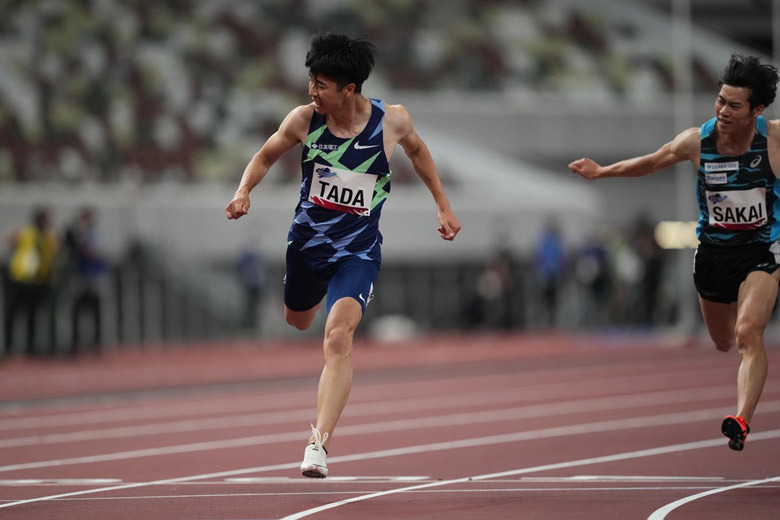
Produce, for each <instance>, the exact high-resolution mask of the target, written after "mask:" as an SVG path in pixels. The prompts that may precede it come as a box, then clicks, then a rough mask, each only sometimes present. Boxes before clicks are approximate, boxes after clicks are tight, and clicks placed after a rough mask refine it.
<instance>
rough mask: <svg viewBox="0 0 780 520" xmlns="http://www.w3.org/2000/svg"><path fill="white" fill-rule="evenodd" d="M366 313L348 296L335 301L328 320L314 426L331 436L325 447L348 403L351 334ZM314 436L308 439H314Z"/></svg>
mask: <svg viewBox="0 0 780 520" xmlns="http://www.w3.org/2000/svg"><path fill="white" fill-rule="evenodd" d="M362 317H363V308H362V307H361V305H360V303H358V302H357V300H355V299H354V298H350V297H346V298H341V299H340V300H338V301H336V303H334V304H333V306H332V307H331V309H330V313H329V314H328V319H327V321H326V322H325V340H324V342H323V351H324V354H325V368H323V370H322V375H321V376H320V383H319V387H318V389H317V424H316V425H315V427H316V428H317V429H318V430H319V431H320V433H321V434H322V435H323V436H324V435H325V433H327V434H328V439H327V440H326V441H325V442H324V443H323V445H324V446H325V449H327V448H328V443H329V441H330V438H331V436H332V435H333V430H334V429H335V428H336V423H337V422H338V420H339V417H341V412H342V411H343V410H344V406H345V405H346V404H347V398H348V397H349V392H350V390H351V389H352V338H353V336H354V335H355V330H356V329H357V326H358V324H359V323H360V320H361V318H362ZM313 441H314V438H313V437H312V438H311V439H309V442H313Z"/></svg>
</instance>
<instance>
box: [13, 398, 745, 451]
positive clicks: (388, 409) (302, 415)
mask: <svg viewBox="0 0 780 520" xmlns="http://www.w3.org/2000/svg"><path fill="white" fill-rule="evenodd" d="M732 393H733V391H732V390H731V389H730V388H727V387H724V386H723V385H719V386H710V387H704V388H697V389H691V390H684V391H680V390H663V391H654V392H646V393H638V392H637V393H633V394H630V395H623V396H618V397H614V396H610V397H595V398H588V399H579V400H570V401H563V402H556V403H554V404H543V405H525V406H522V407H515V408H509V409H506V411H505V412H501V413H505V414H506V417H507V419H513V418H518V417H519V418H530V417H544V416H550V415H558V414H562V415H568V414H570V413H576V412H577V411H580V412H589V411H590V412H595V411H604V410H606V409H609V410H614V409H617V408H621V407H625V408H636V407H639V406H645V405H650V406H655V405H661V404H669V403H681V402H686V403H693V402H697V401H701V400H708V401H709V400H713V399H719V398H723V397H726V396H730V395H731V394H732ZM517 401H518V396H517V390H516V389H509V390H506V391H502V392H501V393H496V392H489V393H488V392H479V393H476V394H469V395H466V396H463V397H462V398H460V397H459V398H458V399H453V398H452V396H442V397H437V398H428V399H415V400H401V401H384V402H379V403H370V404H365V405H356V406H352V407H350V408H349V412H348V413H345V414H344V416H345V417H346V416H349V417H359V416H363V415H372V416H377V415H381V414H391V413H398V412H399V411H403V412H409V411H414V410H416V411H421V410H439V411H444V410H446V409H447V408H453V407H455V408H462V407H464V406H470V405H481V406H483V409H484V407H486V406H487V405H489V404H502V403H507V402H517ZM472 413H474V412H472ZM480 413H482V414H490V413H493V411H486V412H480ZM311 414H312V411H311V408H310V407H307V408H304V409H299V410H289V411H279V412H268V413H252V414H246V415H234V416H222V417H213V418H204V419H190V420H184V421H172V422H167V423H158V424H147V425H137V426H123V427H116V428H103V429H98V430H83V431H75V432H68V433H57V434H48V435H31V436H27V437H17V438H10V439H0V449H3V448H19V447H23V446H38V445H41V444H46V445H52V444H56V443H66V442H85V441H91V440H99V439H101V440H102V439H114V438H133V439H134V438H138V437H140V436H144V435H146V436H151V435H160V434H164V433H183V432H194V431H197V432H202V431H206V430H212V431H213V430H220V429H228V428H237V427H251V426H259V425H263V426H265V425H270V424H281V423H285V422H292V421H307V420H309V419H310V418H311ZM445 421H446V420H445ZM339 434H341V430H339Z"/></svg>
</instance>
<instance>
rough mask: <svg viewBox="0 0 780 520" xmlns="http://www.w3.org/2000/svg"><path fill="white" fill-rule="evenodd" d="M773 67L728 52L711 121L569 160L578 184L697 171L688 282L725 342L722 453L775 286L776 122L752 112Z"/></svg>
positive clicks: (749, 410) (779, 134) (752, 384)
mask: <svg viewBox="0 0 780 520" xmlns="http://www.w3.org/2000/svg"><path fill="white" fill-rule="evenodd" d="M777 82H778V73H777V68H776V67H774V66H772V65H769V64H763V63H761V61H760V60H759V59H758V58H755V57H752V56H742V55H739V54H732V56H731V58H730V60H729V62H728V64H727V65H726V67H725V68H724V70H723V72H722V74H721V77H720V82H719V88H720V90H719V92H718V95H717V97H716V99H715V117H714V118H712V119H710V120H709V121H707V122H706V123H704V124H703V125H702V126H701V127H693V128H689V129H687V130H684V131H682V132H681V133H679V134H678V135H677V136H676V137H674V139H672V140H671V141H670V142H668V143H666V144H665V145H663V146H662V147H661V148H659V149H658V150H657V151H655V152H653V153H650V154H648V155H644V156H641V157H634V158H632V159H627V160H623V161H619V162H617V163H614V164H611V165H609V166H601V165H600V164H598V163H596V162H594V161H593V160H591V159H588V158H583V159H578V160H576V161H573V162H571V163H570V164H569V168H570V169H571V171H572V172H574V173H576V174H579V175H581V176H582V177H584V178H586V179H601V178H608V177H639V176H642V175H648V174H651V173H655V172H658V171H661V170H664V169H666V168H668V167H670V166H672V165H674V164H676V163H679V162H682V161H691V162H692V163H693V164H694V165H695V166H696V168H697V203H698V210H699V223H698V227H697V230H696V232H697V236H698V238H699V246H698V248H697V249H696V253H695V257H694V272H693V279H694V284H695V286H696V289H697V291H698V293H699V304H700V308H701V313H702V316H703V318H704V322H705V323H706V325H707V329H708V331H709V334H710V337H711V338H712V340H713V342H714V343H715V347H716V348H717V349H718V350H721V351H724V352H725V351H728V350H730V349H731V348H732V347H733V346H734V345H735V344H736V345H737V348H738V350H739V353H740V354H741V357H742V361H741V364H740V367H739V371H738V374H737V412H736V415H728V416H726V417H725V418H724V419H723V422H722V424H721V431H722V432H723V434H724V435H726V436H727V437H728V438H729V447H730V448H731V449H733V450H736V451H740V450H742V449H743V447H744V442H745V438H746V437H747V435H748V433H749V432H750V427H749V423H750V421H751V419H752V417H753V413H754V412H755V409H756V406H757V404H758V401H759V398H760V397H761V391H762V390H763V387H764V382H765V381H766V376H767V370H768V362H767V356H766V352H765V351H764V329H765V327H766V325H767V323H768V322H769V319H770V317H771V316H772V312H773V309H774V306H775V302H776V300H777V294H778V282H780V269H778V267H780V242H779V240H780V221H778V219H777V215H778V214H779V213H780V201H779V200H778V196H777V191H778V189H779V188H780V186H779V185H778V181H777V173H776V172H777V171H778V168H779V167H780V120H771V121H770V120H767V119H766V118H764V116H763V115H762V113H763V112H764V110H765V109H766V108H767V107H768V106H769V105H770V104H771V103H772V102H773V101H774V99H775V93H776V89H777Z"/></svg>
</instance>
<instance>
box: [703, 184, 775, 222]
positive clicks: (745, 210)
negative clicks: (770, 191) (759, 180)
mask: <svg viewBox="0 0 780 520" xmlns="http://www.w3.org/2000/svg"><path fill="white" fill-rule="evenodd" d="M706 196H707V211H708V212H709V214H710V225H711V226H714V227H719V228H724V229H756V228H759V227H761V226H763V225H764V224H766V222H767V214H766V189H765V188H753V189H751V190H736V191H707V192H706Z"/></svg>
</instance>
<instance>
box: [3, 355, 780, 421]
mask: <svg viewBox="0 0 780 520" xmlns="http://www.w3.org/2000/svg"><path fill="white" fill-rule="evenodd" d="M616 370H618V368H616ZM560 372H561V371H560V370H558V371H556V372H555V373H560ZM536 375H539V373H537V374H536ZM700 375H701V369H698V370H697V371H696V372H695V373H694V372H693V371H688V372H683V373H679V374H675V377H676V379H679V380H683V381H685V380H686V378H688V380H692V378H694V377H700ZM512 377H513V378H515V379H516V376H514V375H513V376H512ZM455 381H463V382H465V383H470V382H474V381H485V384H483V385H481V387H482V388H485V387H491V388H494V387H495V386H496V385H495V384H493V383H490V382H496V383H498V382H509V381H510V378H509V377H508V376H507V375H504V374H502V375H498V376H496V375H491V376H481V377H479V378H476V377H468V378H457V379H447V380H443V381H442V384H447V383H448V382H455ZM594 385H595V386H601V385H607V388H608V387H612V388H615V387H617V388H625V387H627V386H629V385H630V388H631V389H632V390H633V391H634V392H640V391H653V390H654V389H656V388H658V375H657V374H648V375H636V376H632V377H612V378H602V377H596V378H594V379H590V380H584V379H583V375H582V374H579V373H578V378H577V385H576V386H577V387H578V388H579V387H582V386H594ZM771 385H772V382H771V381H767V384H766V385H765V387H764V395H765V396H766V395H768V394H769V392H771V391H772V386H771ZM572 386H575V385H574V384H573V383H567V384H564V385H561V384H560V383H555V384H552V383H543V384H537V385H535V386H534V387H533V388H534V391H536V392H540V393H542V394H544V395H550V396H556V395H561V396H564V395H571V392H566V390H568V389H569V388H570V387H572ZM524 387H525V385H524V386H523V388H524ZM777 387H778V390H780V383H779V384H778V385H777ZM716 388H717V387H716ZM372 389H374V390H375V388H374V387H372ZM520 390H522V388H518V387H517V386H516V385H513V386H512V387H509V388H501V389H500V390H499V392H502V393H506V392H514V394H513V395H514V398H515V400H519V399H518V395H517V393H518V391H520ZM702 390H703V391H704V390H705V389H702ZM495 393H496V390H495V389H494V390H491V391H490V392H479V391H474V392H468V393H466V395H465V396H464V398H465V399H470V396H472V395H473V396H474V399H477V398H479V397H480V396H485V394H487V395H492V394H495ZM299 394H300V396H301V397H296V396H298V395H299ZM254 395H256V394H246V396H241V397H242V398H239V399H235V398H231V399H230V400H229V402H224V401H225V398H220V399H219V400H216V401H213V402H212V401H208V402H206V403H203V402H200V401H199V402H198V403H186V404H181V403H178V404H165V403H164V404H162V405H161V404H160V403H159V402H154V403H151V405H150V404H147V403H137V402H131V403H129V404H126V403H125V404H126V407H125V408H120V407H119V406H112V407H111V409H108V410H91V411H84V412H73V411H68V412H60V413H49V414H46V415H37V416H24V417H16V418H10V417H4V418H3V419H2V420H1V421H0V432H4V431H11V430H21V429H35V428H37V429H41V428H62V427H63V426H65V425H68V426H80V425H86V424H97V423H101V422H119V421H138V420H141V419H150V420H154V419H159V418H166V419H169V420H170V419H172V418H175V417H182V418H184V417H188V416H198V415H200V414H207V413H222V414H224V413H229V412H233V413H239V412H242V411H244V412H250V411H251V412H252V413H269V414H272V413H281V412H282V411H284V410H286V409H289V408H290V407H291V406H296V405H295V404H294V403H298V402H302V401H305V400H306V399H303V398H302V397H303V392H296V393H293V394H282V395H277V394H274V395H273V399H272V400H271V401H272V402H273V405H274V406H273V408H275V409H272V410H262V407H261V406H260V405H258V403H257V400H256V399H251V397H252V396H254ZM306 395H307V396H308V395H309V392H308V391H307V392H306ZM378 395H383V394H381V393H380V394H378ZM385 395H386V393H385ZM243 397H248V399H243ZM431 398H433V396H428V399H431ZM435 399H436V400H437V401H439V402H441V401H442V400H444V399H446V400H447V401H446V402H452V401H453V400H452V396H451V395H449V394H448V395H443V396H436V397H435ZM280 401H281V403H282V404H280ZM418 401H419V399H417V398H406V399H398V400H395V401H369V402H357V401H356V402H355V403H352V404H350V406H349V407H348V408H347V410H345V414H346V413H352V412H353V411H358V410H361V408H362V407H371V406H382V405H384V404H385V403H390V404H391V405H392V404H394V405H395V406H398V407H401V409H403V410H407V409H410V407H412V406H414V403H415V402H418ZM108 403H113V400H112V401H108ZM284 403H287V404H286V405H284ZM104 404H105V403H104ZM149 406H151V408H149ZM415 409H416V408H415ZM358 413H360V412H358ZM2 415H3V414H2V412H0V417H2Z"/></svg>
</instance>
